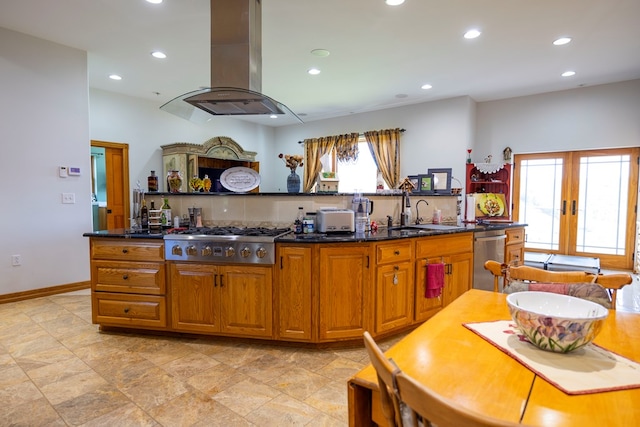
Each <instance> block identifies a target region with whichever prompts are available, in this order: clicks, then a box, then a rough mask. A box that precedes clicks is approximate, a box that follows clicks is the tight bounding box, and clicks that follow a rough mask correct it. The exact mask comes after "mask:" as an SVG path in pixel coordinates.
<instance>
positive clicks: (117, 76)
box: [109, 74, 122, 80]
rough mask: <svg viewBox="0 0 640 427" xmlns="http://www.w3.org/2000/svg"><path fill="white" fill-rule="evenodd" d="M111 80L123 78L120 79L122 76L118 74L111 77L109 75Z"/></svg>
mask: <svg viewBox="0 0 640 427" xmlns="http://www.w3.org/2000/svg"><path fill="white" fill-rule="evenodd" d="M109 78H110V79H111V80H122V77H120V76H119V75H117V74H111V75H109Z"/></svg>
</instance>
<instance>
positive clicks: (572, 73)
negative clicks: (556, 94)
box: [562, 71, 576, 77]
mask: <svg viewBox="0 0 640 427" xmlns="http://www.w3.org/2000/svg"><path fill="white" fill-rule="evenodd" d="M575 75H576V72H575V71H565V72H564V73H562V77H571V76H575Z"/></svg>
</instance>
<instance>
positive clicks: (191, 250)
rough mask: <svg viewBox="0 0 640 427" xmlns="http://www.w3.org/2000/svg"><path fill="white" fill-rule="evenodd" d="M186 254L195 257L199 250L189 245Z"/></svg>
mask: <svg viewBox="0 0 640 427" xmlns="http://www.w3.org/2000/svg"><path fill="white" fill-rule="evenodd" d="M186 252H187V255H191V256H195V255H198V248H196V247H195V246H194V245H189V246H187V249H186Z"/></svg>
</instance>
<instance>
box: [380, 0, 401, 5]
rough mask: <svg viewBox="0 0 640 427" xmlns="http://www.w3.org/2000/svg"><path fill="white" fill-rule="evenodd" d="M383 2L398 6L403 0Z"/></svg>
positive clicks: (386, 0) (385, 0)
mask: <svg viewBox="0 0 640 427" xmlns="http://www.w3.org/2000/svg"><path fill="white" fill-rule="evenodd" d="M384 2H385V3H386V4H388V5H389V6H398V5H400V4H402V3H404V0H384Z"/></svg>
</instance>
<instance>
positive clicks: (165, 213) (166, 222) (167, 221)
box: [160, 197, 171, 228]
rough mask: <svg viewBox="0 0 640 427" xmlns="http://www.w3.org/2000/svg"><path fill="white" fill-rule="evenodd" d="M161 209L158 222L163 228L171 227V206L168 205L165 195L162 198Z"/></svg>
mask: <svg viewBox="0 0 640 427" xmlns="http://www.w3.org/2000/svg"><path fill="white" fill-rule="evenodd" d="M161 209H162V213H161V214H160V224H162V227H163V228H171V206H169V199H168V198H167V197H165V198H164V203H163V204H162V208H161Z"/></svg>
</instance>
